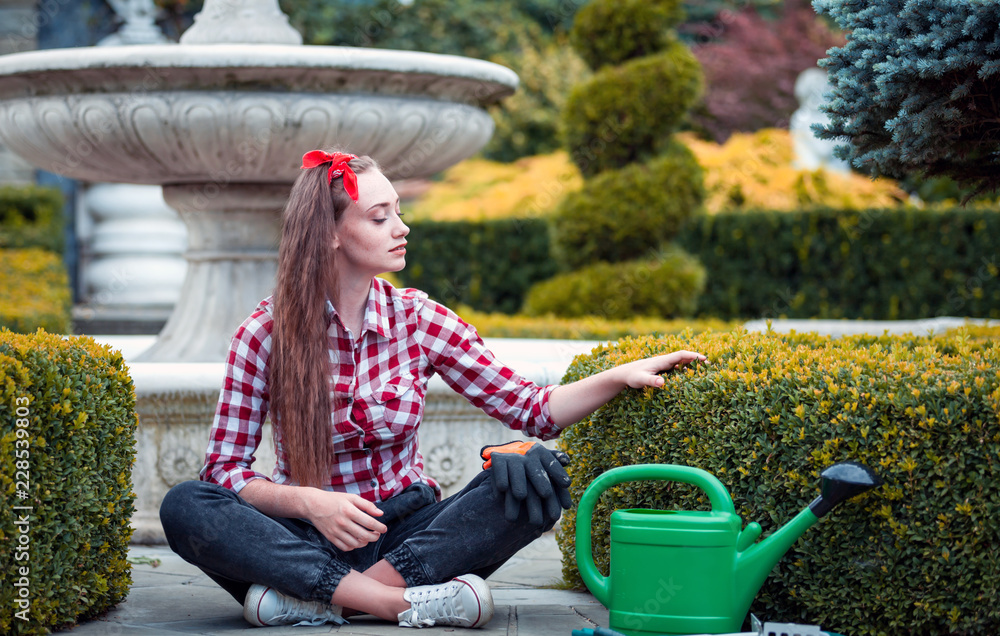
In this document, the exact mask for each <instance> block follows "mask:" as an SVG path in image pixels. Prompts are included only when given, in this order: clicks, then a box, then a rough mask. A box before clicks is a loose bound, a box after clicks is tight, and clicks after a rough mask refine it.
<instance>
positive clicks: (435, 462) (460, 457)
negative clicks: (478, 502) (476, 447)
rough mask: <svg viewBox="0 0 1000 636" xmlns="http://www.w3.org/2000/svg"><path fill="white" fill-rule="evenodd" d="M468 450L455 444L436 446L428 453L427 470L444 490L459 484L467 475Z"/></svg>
mask: <svg viewBox="0 0 1000 636" xmlns="http://www.w3.org/2000/svg"><path fill="white" fill-rule="evenodd" d="M467 452H468V449H462V448H459V447H458V446H456V445H454V444H450V443H448V444H441V445H440V446H435V447H434V448H432V449H431V451H430V452H429V453H427V458H426V460H425V461H426V466H425V470H426V471H427V474H428V475H430V476H431V477H432V478H433V479H434V480H435V481H437V482H438V483H439V484H441V486H442V487H443V488H447V487H448V486H451V485H453V484H456V483H458V481H459V480H460V479H461V478H462V475H463V474H464V473H465V459H464V457H465V455H466V453H467Z"/></svg>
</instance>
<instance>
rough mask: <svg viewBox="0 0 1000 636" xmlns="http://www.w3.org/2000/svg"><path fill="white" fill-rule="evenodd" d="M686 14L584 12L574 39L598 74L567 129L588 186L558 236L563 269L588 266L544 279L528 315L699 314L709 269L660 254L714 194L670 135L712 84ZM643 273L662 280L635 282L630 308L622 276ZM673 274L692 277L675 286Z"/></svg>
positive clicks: (647, 5) (647, 3)
mask: <svg viewBox="0 0 1000 636" xmlns="http://www.w3.org/2000/svg"><path fill="white" fill-rule="evenodd" d="M682 18H683V11H682V9H681V1H680V0H594V1H593V2H591V3H590V4H589V5H587V6H586V7H584V8H583V9H581V10H580V12H579V14H578V16H577V20H576V22H575V23H574V26H573V32H572V35H571V41H572V43H573V46H574V48H575V49H576V50H577V53H579V54H580V56H581V57H582V58H583V59H584V60H585V61H587V63H588V64H590V65H591V67H592V68H594V69H595V70H596V71H597V72H596V73H595V74H594V76H593V77H592V78H591V79H589V80H587V81H585V82H583V83H582V84H579V85H577V86H576V87H575V88H574V90H573V92H572V93H571V94H570V96H569V98H568V99H567V102H566V108H565V110H564V111H563V124H564V130H565V138H566V143H567V146H568V149H569V152H570V156H571V157H572V159H573V161H574V163H576V165H577V166H578V167H579V168H580V172H581V173H582V174H583V175H584V177H585V178H586V179H587V181H586V182H585V184H584V187H583V189H582V190H581V191H579V192H576V193H573V194H571V195H570V196H568V197H566V198H565V199H564V200H563V202H562V203H561V204H560V207H559V209H558V210H557V212H556V213H555V214H554V215H553V219H552V234H553V240H554V248H555V250H554V251H555V253H556V254H557V255H558V256H559V258H560V260H561V262H562V263H563V264H564V265H566V266H568V267H571V268H579V267H582V266H585V265H588V269H587V270H585V271H582V272H575V273H573V274H568V275H565V276H564V277H561V278H558V279H553V280H552V281H544V282H543V283H539V284H538V285H537V286H536V287H535V288H533V290H532V291H530V292H529V294H528V297H527V298H526V300H525V311H527V312H529V313H531V312H537V313H546V312H549V311H551V312H552V313H555V314H556V315H560V316H574V315H581V313H588V312H589V313H595V314H600V315H609V316H610V315H615V316H618V317H624V316H626V315H628V314H627V313H615V312H619V311H621V312H636V313H639V314H644V315H659V316H661V317H664V318H671V317H678V316H683V315H685V314H689V313H690V312H693V311H694V309H695V307H696V303H697V296H698V294H699V293H700V290H701V289H702V286H703V282H704V280H703V279H704V270H701V269H700V267H699V269H698V271H699V273H700V278H699V276H693V275H692V272H693V271H694V270H693V267H692V266H697V261H696V260H695V259H693V257H690V256H688V255H686V254H685V255H684V256H683V258H680V257H677V255H676V253H675V252H674V251H672V250H666V249H660V248H662V247H665V246H666V245H667V244H669V242H670V241H671V240H673V239H674V237H675V236H676V235H677V233H678V232H679V230H680V227H681V224H682V222H683V221H684V219H686V218H688V217H689V216H690V215H692V214H694V213H696V212H699V211H701V209H702V204H703V202H704V198H705V192H704V184H703V178H702V171H701V167H700V166H699V165H698V163H697V161H696V160H695V158H694V156H693V155H692V154H691V152H690V151H689V150H688V149H687V148H686V147H685V146H683V145H682V144H680V143H678V142H676V141H674V140H673V139H672V137H671V135H672V134H673V133H674V132H676V131H677V129H678V127H679V126H680V124H681V122H682V121H683V119H684V117H685V115H686V114H687V111H688V109H689V108H690V107H691V106H692V105H693V104H694V103H695V102H696V101H697V99H698V97H699V96H700V94H701V91H702V89H703V87H704V76H703V74H702V72H701V66H700V65H699V63H698V61H697V59H695V57H694V55H692V53H691V51H690V50H688V49H687V47H685V46H684V45H683V44H681V43H680V42H679V40H678V39H677V37H676V35H675V34H674V32H673V31H672V30H671V29H672V27H674V26H675V25H676V24H677V23H678V22H680V20H681V19H682ZM658 250H659V251H658ZM651 253H653V254H654V255H653V256H651ZM668 254H669V255H670V256H669V257H667V256H666V255H668ZM650 259H654V260H650ZM657 259H658V260H657ZM594 261H598V264H596V265H591V264H593V263H594ZM602 262H603V263H604V264H603V265H602V264H601V263H602ZM608 263H618V264H620V265H616V266H614V267H612V266H610V265H608ZM635 271H638V272H655V273H656V275H655V276H645V277H644V278H643V281H641V283H640V284H634V283H632V282H630V283H629V287H630V289H631V291H629V292H628V296H629V298H628V299H627V300H626V301H623V302H619V300H616V299H620V298H621V296H622V285H623V278H622V277H623V276H624V277H626V278H628V277H629V276H631V274H630V273H629V272H635ZM672 275H673V276H676V278H677V279H678V280H679V281H681V280H683V281H685V282H684V283H683V284H678V285H677V286H676V288H673V287H672V286H670V285H667V284H666V283H667V282H668V281H669V280H670V278H671V276H672ZM640 286H645V287H643V288H642V289H639V287H640ZM668 287H670V290H669V291H667V289H668ZM569 288H572V289H574V290H575V291H574V292H573V294H572V295H574V296H575V298H573V299H569V298H566V294H565V293H564V292H565V290H566V289H569ZM666 295H670V296H671V297H670V298H669V300H662V301H661V300H658V299H657V298H658V297H663V296H666ZM546 297H551V299H552V300H546ZM556 297H558V298H559V300H558V301H556ZM635 299H641V300H640V301H638V302H635ZM612 301H613V302H612ZM609 302H612V304H613V305H615V307H614V310H613V311H612V312H610V313H609V305H608V303H609Z"/></svg>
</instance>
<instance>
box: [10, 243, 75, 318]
mask: <svg viewBox="0 0 1000 636" xmlns="http://www.w3.org/2000/svg"><path fill="white" fill-rule="evenodd" d="M0 280H3V285H2V286H0V327H6V328H7V329H10V330H11V331H15V332H18V333H32V332H34V331H36V330H37V329H45V330H46V331H49V332H51V333H69V332H70V330H71V319H70V308H71V305H72V298H71V294H70V289H69V278H68V277H67V275H66V266H65V265H64V264H63V261H62V258H61V257H60V256H59V255H58V254H55V253H53V252H48V251H45V250H43V249H39V248H30V249H17V250H0Z"/></svg>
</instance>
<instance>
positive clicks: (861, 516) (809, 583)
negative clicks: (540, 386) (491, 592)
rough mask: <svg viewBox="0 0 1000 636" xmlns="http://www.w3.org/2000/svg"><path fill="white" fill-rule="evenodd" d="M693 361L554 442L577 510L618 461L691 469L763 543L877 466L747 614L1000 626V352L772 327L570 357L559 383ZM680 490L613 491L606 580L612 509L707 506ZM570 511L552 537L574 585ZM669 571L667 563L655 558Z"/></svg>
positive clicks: (859, 627) (884, 625)
mask: <svg viewBox="0 0 1000 636" xmlns="http://www.w3.org/2000/svg"><path fill="white" fill-rule="evenodd" d="M679 349H688V350H694V351H699V352H701V353H703V354H705V355H706V356H707V357H708V359H709V361H710V364H708V365H698V366H696V367H694V368H686V369H684V370H680V371H676V372H672V373H668V374H666V376H665V377H666V384H665V386H664V387H663V388H662V389H645V390H631V389H629V390H626V391H625V392H623V393H622V394H620V395H619V396H618V397H616V398H615V399H613V400H612V401H611V402H609V403H608V404H607V405H606V406H604V407H602V408H601V409H600V410H598V411H597V413H595V414H594V415H593V416H592V417H590V418H587V419H586V420H584V421H582V422H580V423H578V424H576V425H574V426H573V427H571V428H569V429H568V430H567V431H565V432H564V433H563V434H562V436H561V438H560V439H561V441H560V445H561V447H562V448H563V450H566V451H567V452H568V453H569V454H570V455H571V456H572V458H573V463H572V464H571V465H570V466H569V468H568V470H569V472H570V474H571V476H572V477H573V485H572V492H573V496H574V499H575V500H577V501H579V497H580V496H581V495H582V493H583V491H584V490H585V488H586V486H587V485H588V484H590V482H591V481H593V479H594V478H596V477H597V476H598V475H600V474H601V473H603V472H604V471H606V470H609V469H611V468H613V467H617V466H623V465H631V464H640V463H667V464H682V465H688V466H695V467H698V468H702V469H704V470H707V471H708V472H709V473H711V474H713V475H715V476H716V477H717V478H719V480H720V481H722V483H723V484H724V485H725V486H726V488H727V489H728V491H729V492H730V493H731V494H732V496H733V501H734V503H735V507H736V511H737V513H738V514H739V515H740V516H741V517H742V519H743V522H744V525H745V524H746V523H749V522H751V521H757V522H759V523H760V524H761V525H762V526H763V527H764V537H767V536H768V535H769V534H770V533H771V532H772V531H773V530H774V529H775V528H776V527H778V526H780V525H781V524H783V523H785V522H787V521H788V520H790V519H791V518H792V517H793V516H794V515H795V514H796V513H798V512H799V511H800V510H802V509H803V508H805V507H806V506H807V505H808V504H809V503H810V501H812V499H813V498H814V497H815V496H816V495H817V494H818V486H819V478H818V476H819V472H820V471H822V470H823V469H824V468H825V467H827V466H829V465H830V464H833V463H835V462H837V461H843V460H855V461H860V462H862V463H864V464H866V465H868V466H870V467H872V468H873V469H874V470H875V471H876V472H877V473H879V475H880V476H881V477H882V478H883V479H884V480H885V485H884V486H883V487H882V488H880V489H878V490H875V491H872V492H870V493H868V494H866V495H863V496H862V497H859V498H858V499H856V500H852V501H850V502H846V503H844V504H842V505H841V506H840V507H838V508H837V509H835V510H834V511H833V512H831V513H830V514H829V515H828V516H827V517H826V518H824V519H822V520H821V521H820V522H819V523H818V524H816V526H814V527H813V528H811V529H810V530H808V531H807V532H806V533H805V534H804V535H803V536H802V537H801V538H799V540H798V541H797V542H796V543H795V544H794V545H793V547H792V548H791V550H789V552H788V553H787V554H786V555H785V556H784V557H783V558H782V560H781V561H780V562H779V563H778V565H777V566H776V567H775V569H774V570H772V572H771V574H770V576H769V577H768V579H767V581H766V582H765V584H764V586H763V588H762V589H761V591H760V593H759V594H758V596H757V598H756V600H755V602H754V604H753V607H752V608H751V611H753V612H754V613H756V614H757V615H758V616H763V617H768V618H770V619H772V620H779V621H789V622H800V623H817V624H819V625H821V626H822V627H823V628H824V629H826V630H832V631H835V632H839V633H843V634H856V635H858V636H862V635H867V634H872V635H875V634H880V635H884V634H966V635H973V634H983V635H986V634H990V635H992V634H996V633H998V631H1000V606H998V605H997V603H996V599H997V590H998V588H1000V567H998V563H1000V524H998V523H997V521H996V520H997V518H998V517H1000V426H998V424H1000V374H998V373H997V369H998V368H1000V344H998V342H997V340H996V339H995V338H989V337H982V338H976V337H961V336H958V337H956V336H951V335H949V336H944V337H939V338H921V337H890V336H882V337H872V336H863V337H849V338H841V339H829V338H826V337H820V336H816V335H809V334H800V335H787V336H783V335H780V334H777V333H774V332H765V333H747V332H746V331H743V330H736V331H732V332H729V333H715V334H712V333H709V334H701V335H698V336H688V337H684V336H680V337H679V336H666V337H663V338H660V339H654V338H636V339H625V340H622V341H620V342H619V343H618V344H617V346H608V347H599V348H597V349H595V350H594V352H593V353H592V354H591V355H588V356H580V357H578V358H577V359H576V360H575V361H574V363H573V365H572V366H571V367H570V369H569V370H568V371H567V374H566V377H565V378H564V379H563V381H564V382H571V381H574V380H577V379H580V378H582V377H585V376H590V375H593V374H594V373H597V372H600V371H602V370H605V369H608V368H611V367H613V366H616V365H618V364H621V363H624V362H628V361H631V360H636V359H639V358H642V357H645V356H649V355H653V354H658V353H666V352H670V351H675V350H679ZM705 504H706V501H705V500H704V495H700V494H699V493H698V491H696V490H695V489H692V488H690V487H687V486H683V485H677V484H675V485H673V486H671V485H667V484H657V483H652V482H649V483H638V484H635V483H632V484H623V485H621V486H619V487H616V488H613V489H610V490H609V491H608V492H607V493H606V494H605V496H604V497H602V498H601V502H600V503H599V504H598V507H597V509H596V511H595V517H594V519H595V522H594V526H593V537H594V546H595V556H596V561H597V563H598V566H599V568H600V569H602V571H604V572H605V573H606V572H607V546H608V525H607V524H608V515H609V514H610V512H611V511H612V510H613V509H615V508H631V507H640V508H657V509H687V510H691V509H706V505H705ZM575 526H576V518H575V510H569V511H567V512H566V514H565V515H564V517H563V520H562V523H561V528H562V530H561V532H560V533H559V535H558V537H557V539H558V542H559V545H560V547H561V549H562V551H563V564H564V566H563V572H564V576H565V579H566V581H567V582H569V583H571V584H573V585H576V586H580V585H582V582H581V580H580V578H579V574H578V571H577V569H576V556H575V552H574V550H575V547H574V537H573V530H574V529H575ZM657 567H663V568H667V569H665V570H664V576H667V575H668V574H669V564H657Z"/></svg>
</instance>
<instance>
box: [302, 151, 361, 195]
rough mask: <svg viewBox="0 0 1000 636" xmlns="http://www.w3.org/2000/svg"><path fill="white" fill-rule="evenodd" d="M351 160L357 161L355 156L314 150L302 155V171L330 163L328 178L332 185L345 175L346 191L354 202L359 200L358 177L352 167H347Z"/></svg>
mask: <svg viewBox="0 0 1000 636" xmlns="http://www.w3.org/2000/svg"><path fill="white" fill-rule="evenodd" d="M351 159H357V157H355V156H354V155H348V154H345V153H342V152H335V153H333V154H332V155H331V154H330V153H328V152H323V151H322V150H312V151H310V152H307V153H306V154H304V155H302V168H301V169H302V170H307V169H309V168H315V167H316V166H321V165H323V164H324V163H327V162H332V163H330V171H329V172H328V173H327V176H328V177H329V179H330V183H333V180H334V179H335V178H337V177H339V176H340V175H344V190H345V191H346V192H347V194H348V196H350V197H351V200H352V201H357V200H358V175H356V174H354V171H353V170H351V166H349V165H347V162H348V161H350V160H351Z"/></svg>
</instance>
